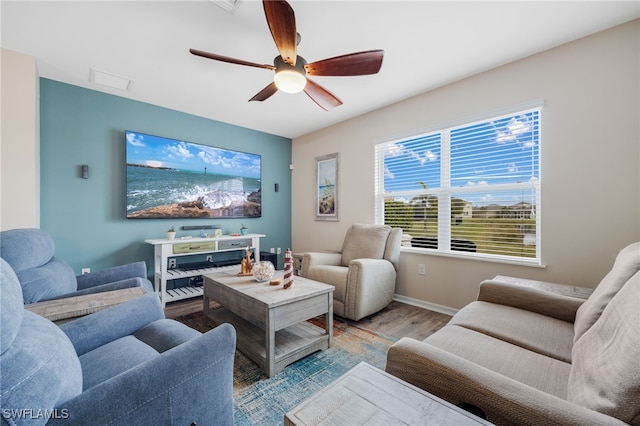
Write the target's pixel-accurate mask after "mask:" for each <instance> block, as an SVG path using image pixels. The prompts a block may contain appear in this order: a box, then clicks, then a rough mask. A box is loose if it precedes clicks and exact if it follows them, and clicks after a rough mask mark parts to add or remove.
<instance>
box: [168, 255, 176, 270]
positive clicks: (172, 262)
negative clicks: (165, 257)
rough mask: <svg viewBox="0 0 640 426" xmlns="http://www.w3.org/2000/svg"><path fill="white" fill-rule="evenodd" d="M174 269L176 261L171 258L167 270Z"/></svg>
mask: <svg viewBox="0 0 640 426" xmlns="http://www.w3.org/2000/svg"><path fill="white" fill-rule="evenodd" d="M175 267H176V259H175V258H173V257H172V258H170V259H169V269H173V268H175Z"/></svg>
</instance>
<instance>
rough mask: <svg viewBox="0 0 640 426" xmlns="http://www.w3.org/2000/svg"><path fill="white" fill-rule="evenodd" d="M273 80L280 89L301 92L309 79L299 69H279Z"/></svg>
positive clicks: (288, 91)
mask: <svg viewBox="0 0 640 426" xmlns="http://www.w3.org/2000/svg"><path fill="white" fill-rule="evenodd" d="M273 81H274V82H275V83H276V86H278V89H279V90H282V91H283V92H285V93H299V92H301V91H302V90H303V89H304V87H305V86H306V85H307V79H306V78H305V76H304V75H302V74H300V73H299V72H297V71H291V70H284V71H279V72H277V73H276V75H275V76H274V77H273Z"/></svg>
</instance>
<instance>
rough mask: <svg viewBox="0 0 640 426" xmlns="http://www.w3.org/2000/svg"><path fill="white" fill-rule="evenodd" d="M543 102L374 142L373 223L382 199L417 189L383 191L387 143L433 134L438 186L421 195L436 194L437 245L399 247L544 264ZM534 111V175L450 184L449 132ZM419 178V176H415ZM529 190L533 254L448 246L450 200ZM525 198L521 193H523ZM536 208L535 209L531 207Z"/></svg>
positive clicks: (380, 217) (381, 217)
mask: <svg viewBox="0 0 640 426" xmlns="http://www.w3.org/2000/svg"><path fill="white" fill-rule="evenodd" d="M543 106H544V102H543V101H542V100H536V101H533V102H529V103H526V104H520V105H517V106H513V107H510V108H505V109H503V110H501V111H494V112H491V113H486V114H482V115H480V116H476V117H474V118H472V119H466V120H457V121H456V122H455V123H452V124H449V125H441V126H436V127H435V128H434V129H433V130H429V131H424V132H421V133H417V134H413V135H409V136H406V137H402V138H398V139H394V140H388V141H384V142H379V143H376V144H375V146H374V151H375V156H374V158H375V190H374V199H375V222H376V223H377V224H384V223H385V200H386V199H387V198H388V197H393V198H394V199H396V198H397V197H398V196H401V195H403V193H404V194H406V195H414V196H415V194H416V193H417V191H414V190H406V191H389V192H385V191H384V180H385V161H384V160H385V151H386V150H387V149H388V147H389V146H392V145H394V144H401V143H402V142H406V141H411V140H415V139H418V138H428V137H430V136H431V135H434V134H440V142H439V149H440V158H439V160H438V161H439V162H440V186H439V187H437V188H426V189H424V191H423V192H420V191H418V192H420V193H421V195H424V196H425V197H428V196H432V195H433V196H436V197H437V200H438V210H437V211H438V219H437V227H438V229H437V240H438V243H437V245H438V248H437V249H433V248H421V247H413V246H408V247H407V246H404V245H403V246H402V248H401V250H402V251H404V252H411V253H421V254H430V255H438V256H446V257H460V258H465V259H474V260H484V261H491V262H499V263H508V264H517V265H526V266H539V267H544V265H543V263H542V253H541V239H542V238H541V223H542V220H541V218H542V170H541V169H542V139H543V137H542V113H543ZM534 111H535V112H536V113H537V116H536V119H537V123H536V124H537V128H536V144H537V158H536V159H535V161H533V160H532V163H531V164H532V167H533V166H535V169H536V171H537V178H535V179H530V180H529V181H525V182H518V183H493V184H487V185H484V186H475V187H474V186H456V187H454V186H452V185H451V138H450V136H451V133H452V131H455V130H456V129H461V128H464V127H470V126H473V125H476V124H481V123H487V122H491V121H494V120H499V119H502V118H505V117H511V116H518V115H523V114H529V113H532V112H534ZM416 178H419V176H416ZM514 190H519V191H531V194H532V198H535V205H534V206H532V213H533V212H534V214H535V216H534V218H535V255H534V256H533V257H526V256H525V255H522V256H517V255H504V254H490V253H477V252H473V253H470V252H464V251H459V250H452V249H451V241H452V240H453V239H454V237H453V236H452V222H453V220H452V219H453V218H452V213H451V200H452V199H453V198H455V195H456V194H457V193H458V194H459V193H465V194H468V193H476V192H477V193H480V192H489V191H491V192H496V191H514ZM523 197H524V196H523ZM534 209H535V210H534Z"/></svg>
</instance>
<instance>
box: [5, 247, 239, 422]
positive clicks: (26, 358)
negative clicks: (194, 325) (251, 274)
mask: <svg viewBox="0 0 640 426" xmlns="http://www.w3.org/2000/svg"><path fill="white" fill-rule="evenodd" d="M0 304H1V305H0V383H1V386H0V423H1V424H3V425H4V424H6V425H43V424H47V425H49V424H65V425H106V424H112V425H122V424H126V425H191V424H197V425H199V426H201V425H212V424H215V425H232V424H233V361H234V352H235V329H234V328H233V327H232V326H231V325H229V324H223V325H221V326H219V327H217V328H215V329H213V330H211V331H209V332H207V333H205V334H201V333H200V332H198V331H196V330H193V329H191V328H189V327H187V326H185V325H184V324H182V323H179V322H177V321H173V320H169V319H165V318H164V314H163V310H162V308H161V306H160V302H159V300H158V297H157V295H155V294H147V295H145V296H141V297H139V298H137V299H133V300H130V301H129V302H126V303H123V304H120V305H117V306H115V307H112V308H109V309H106V310H103V311H101V312H98V313H95V314H92V315H87V316H85V317H82V318H79V319H77V320H75V321H71V322H68V323H65V324H63V325H62V326H60V327H58V326H56V325H55V324H53V323H52V322H51V321H49V320H47V319H45V318H43V317H40V316H38V315H36V314H34V313H32V312H29V311H27V310H26V309H25V308H24V304H23V298H22V290H21V288H20V283H19V281H18V277H17V276H16V274H15V272H14V271H13V269H12V268H11V266H10V265H9V264H8V263H6V262H5V261H4V260H2V259H0Z"/></svg>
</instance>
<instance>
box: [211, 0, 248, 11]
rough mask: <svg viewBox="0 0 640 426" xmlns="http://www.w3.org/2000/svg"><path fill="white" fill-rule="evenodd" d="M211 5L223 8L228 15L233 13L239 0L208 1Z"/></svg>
mask: <svg viewBox="0 0 640 426" xmlns="http://www.w3.org/2000/svg"><path fill="white" fill-rule="evenodd" d="M209 1H210V2H211V3H213V4H215V5H216V6H218V7H221V8H223V9H224V10H226V11H227V12H229V13H233V12H234V10H236V8H237V7H238V4H239V3H240V0H209Z"/></svg>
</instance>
